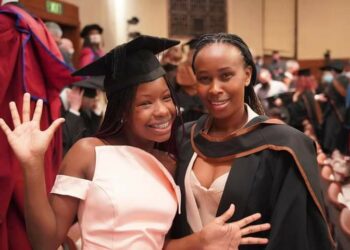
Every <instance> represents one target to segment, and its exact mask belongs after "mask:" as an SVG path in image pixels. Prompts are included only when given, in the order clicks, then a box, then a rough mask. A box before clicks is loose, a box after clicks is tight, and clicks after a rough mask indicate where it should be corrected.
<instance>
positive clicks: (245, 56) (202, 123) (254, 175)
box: [172, 33, 333, 250]
mask: <svg viewBox="0 0 350 250" xmlns="http://www.w3.org/2000/svg"><path fill="white" fill-rule="evenodd" d="M193 70H194V72H195V75H196V78H197V81H198V95H199V96H200V97H201V99H202V101H203V104H204V105H205V106H206V108H207V110H208V112H209V115H204V116H203V117H201V118H200V119H199V120H198V121H196V122H193V123H188V124H185V126H184V131H183V133H181V132H180V133H179V140H178V144H179V145H178V150H179V154H178V155H179V158H178V164H177V169H176V171H177V173H176V175H175V176H176V182H177V184H178V185H179V186H180V188H181V194H182V201H181V214H179V215H177V216H176V218H175V220H174V223H173V229H172V236H173V237H174V238H177V237H184V236H186V235H189V234H191V233H193V232H199V231H200V230H202V229H203V228H204V227H205V226H206V225H208V223H210V221H211V220H212V219H213V218H215V217H216V216H217V215H219V214H221V213H222V212H223V211H225V210H226V209H227V208H228V207H229V206H230V204H234V205H235V208H236V211H235V214H234V215H233V217H232V218H231V219H230V220H229V221H234V220H239V219H242V218H244V217H245V216H247V215H248V214H252V213H255V212H261V214H262V217H261V220H260V221H258V222H259V223H261V222H268V223H270V224H271V230H270V231H265V232H261V233H259V234H256V236H257V235H259V236H260V237H267V238H268V239H269V242H268V244H267V245H260V246H259V245H247V246H240V247H239V249H240V250H245V249H269V250H272V249H273V250H282V249H283V250H289V249H290V250H296V249H298V250H301V249H302V250H306V249H314V250H316V249H317V250H322V249H324V250H326V249H327V250H329V249H332V248H333V246H332V239H331V236H330V232H329V230H328V227H327V221H326V215H325V210H324V205H323V199H322V194H321V189H320V186H319V173H318V167H317V161H316V154H315V145H314V142H313V141H312V140H311V139H309V138H308V137H306V136H305V135H304V134H303V133H301V132H300V131H298V130H296V129H294V128H292V127H289V126H288V125H285V124H283V123H282V122H281V121H279V120H275V119H269V118H268V117H266V116H264V115H263V109H262V106H261V104H260V103H259V101H258V99H257V96H256V95H255V93H254V89H253V86H254V84H255V83H256V69H255V66H254V61H253V58H252V55H251V53H250V51H249V48H248V46H247V44H246V43H245V42H244V41H243V40H242V39H241V38H240V37H238V36H236V35H232V34H225V33H218V34H207V35H203V36H202V37H200V38H199V41H198V43H197V44H196V51H195V53H194V58H193ZM182 134H184V135H185V138H182ZM253 235H254V234H253Z"/></svg>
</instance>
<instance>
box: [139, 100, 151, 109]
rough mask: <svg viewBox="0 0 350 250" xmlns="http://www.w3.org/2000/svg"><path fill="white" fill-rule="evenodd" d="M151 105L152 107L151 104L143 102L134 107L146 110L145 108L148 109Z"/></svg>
mask: <svg viewBox="0 0 350 250" xmlns="http://www.w3.org/2000/svg"><path fill="white" fill-rule="evenodd" d="M151 105H152V102H150V101H143V102H140V103H139V104H137V105H136V107H141V108H147V107H150V106H151Z"/></svg>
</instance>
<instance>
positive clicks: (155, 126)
mask: <svg viewBox="0 0 350 250" xmlns="http://www.w3.org/2000/svg"><path fill="white" fill-rule="evenodd" d="M168 126H169V122H166V123H162V124H154V125H151V127H152V128H160V129H164V128H167V127H168Z"/></svg>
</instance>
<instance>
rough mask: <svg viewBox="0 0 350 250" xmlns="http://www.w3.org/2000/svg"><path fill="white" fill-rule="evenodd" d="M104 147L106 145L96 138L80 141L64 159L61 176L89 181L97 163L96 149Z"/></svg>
mask: <svg viewBox="0 0 350 250" xmlns="http://www.w3.org/2000/svg"><path fill="white" fill-rule="evenodd" d="M102 145H104V143H103V142H102V141H101V140H100V139H98V138H94V137H87V138H83V139H80V140H78V141H77V142H76V143H75V144H74V145H73V146H72V148H71V149H70V150H69V151H68V152H67V154H66V156H65V157H64V159H63V161H62V164H61V167H60V174H65V175H70V176H75V177H79V178H84V179H89V177H90V176H91V172H93V171H92V170H93V169H94V166H95V161H96V156H95V148H96V146H102Z"/></svg>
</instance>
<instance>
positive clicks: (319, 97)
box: [314, 94, 328, 102]
mask: <svg viewBox="0 0 350 250" xmlns="http://www.w3.org/2000/svg"><path fill="white" fill-rule="evenodd" d="M314 98H315V101H318V102H327V101H328V99H327V97H326V95H325V94H318V95H315V97H314Z"/></svg>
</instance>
